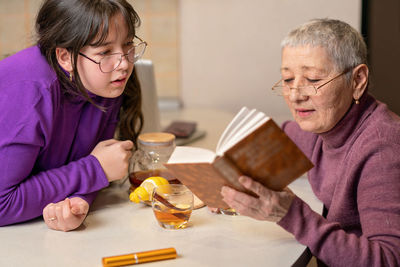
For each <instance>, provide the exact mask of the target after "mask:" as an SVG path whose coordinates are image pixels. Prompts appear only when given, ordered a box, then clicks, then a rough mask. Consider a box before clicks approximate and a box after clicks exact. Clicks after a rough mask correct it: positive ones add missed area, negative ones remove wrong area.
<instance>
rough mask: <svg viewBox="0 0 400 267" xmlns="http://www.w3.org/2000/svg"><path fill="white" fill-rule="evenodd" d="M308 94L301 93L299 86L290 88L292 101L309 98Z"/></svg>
mask: <svg viewBox="0 0 400 267" xmlns="http://www.w3.org/2000/svg"><path fill="white" fill-rule="evenodd" d="M307 98H308V96H305V95H303V94H302V93H301V89H300V88H299V87H291V88H290V90H289V100H290V101H292V102H296V101H304V100H307Z"/></svg>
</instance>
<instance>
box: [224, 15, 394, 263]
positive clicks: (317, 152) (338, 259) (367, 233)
mask: <svg viewBox="0 0 400 267" xmlns="http://www.w3.org/2000/svg"><path fill="white" fill-rule="evenodd" d="M366 57H367V49H366V45H365V43H364V41H363V39H362V37H361V35H360V34H359V33H358V32H357V31H356V30H354V29H353V28H352V27H351V26H349V25H348V24H346V23H344V22H341V21H338V20H330V19H319V20H313V21H310V22H308V23H306V24H304V25H302V26H300V27H299V28H297V29H295V30H293V31H292V32H290V33H289V35H288V36H287V37H286V38H285V39H284V40H283V42H282V66H281V75H282V80H281V81H280V82H278V83H277V84H276V85H275V86H274V88H273V90H275V91H277V92H279V93H280V94H281V95H283V96H284V98H285V100H286V103H287V105H288V106H289V109H290V110H291V112H292V114H293V117H294V119H295V122H286V123H284V124H283V129H284V131H285V132H286V133H287V134H288V135H289V136H290V137H291V138H292V140H293V141H294V142H295V143H296V144H297V145H298V146H299V147H300V148H301V149H302V151H303V152H304V153H305V154H306V155H307V156H308V157H309V159H310V160H311V161H312V162H313V163H314V165H315V167H314V168H313V169H312V170H311V171H309V173H308V179H309V182H310V184H311V186H312V189H313V191H314V193H315V195H316V196H317V197H318V198H319V199H320V200H321V201H322V202H323V204H324V212H323V216H321V215H320V214H318V213H316V212H314V211H313V210H312V209H311V208H310V207H309V206H308V205H307V204H306V203H305V202H304V201H302V200H301V199H300V198H299V197H297V196H296V195H294V194H293V193H292V192H290V190H285V191H282V192H274V191H271V190H269V189H268V188H265V187H263V186H262V185H260V184H258V183H257V182H255V181H253V180H252V179H251V178H249V177H241V178H240V179H239V180H240V181H241V183H242V184H243V185H244V186H245V187H246V188H248V189H250V190H252V191H254V192H255V193H256V194H257V195H258V196H259V198H254V197H252V196H250V195H247V194H244V193H241V192H238V191H235V190H233V189H231V188H229V187H223V189H222V191H221V194H222V196H223V197H224V201H225V202H226V203H227V204H228V205H229V206H230V207H232V208H234V209H236V210H237V211H238V212H239V213H240V214H242V215H247V216H250V217H253V218H255V219H258V220H267V221H274V222H277V223H278V225H280V226H281V227H282V228H284V229H285V230H287V231H288V232H290V233H292V234H293V235H294V236H295V238H296V239H297V240H298V241H299V242H300V243H302V244H304V245H306V246H308V247H309V249H310V250H311V252H312V254H313V255H314V256H315V257H317V259H318V263H319V265H320V266H324V265H325V264H326V265H329V266H400V156H399V151H400V118H399V117H398V116H396V115H395V114H394V113H392V112H391V111H390V110H389V109H388V108H387V106H386V105H385V104H383V103H381V102H379V101H377V100H375V99H374V98H373V97H372V96H371V95H370V94H368V92H367V88H368V74H369V73H368V67H367V65H366V63H367V58H366Z"/></svg>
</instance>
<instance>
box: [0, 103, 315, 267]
mask: <svg viewBox="0 0 400 267" xmlns="http://www.w3.org/2000/svg"><path fill="white" fill-rule="evenodd" d="M179 114H180V115H179V116H175V117H174V115H173V114H169V115H168V116H169V117H168V118H167V120H166V121H168V119H170V120H172V119H174V118H178V119H194V120H198V121H199V127H200V128H203V129H206V130H207V137H206V138H204V139H203V140H198V141H197V142H194V143H193V144H191V145H193V146H196V145H197V146H200V147H203V148H208V149H213V148H214V147H215V145H216V143H217V141H218V140H217V139H215V138H218V136H219V134H220V133H221V132H222V131H223V129H224V128H225V126H226V125H227V124H228V122H229V120H230V119H232V118H233V115H232V114H229V113H226V112H219V113H218V112H214V113H213V112H211V113H209V112H206V111H203V110H197V111H186V113H185V112H183V113H179ZM211 114H213V118H214V122H213V123H210V124H207V123H206V122H207V116H211ZM204 115H205V116H206V117H204ZM200 118H202V119H200ZM128 187H129V184H128V182H126V183H125V184H121V183H112V184H111V185H110V186H109V187H107V188H105V189H103V190H102V191H100V192H99V194H98V196H97V198H96V200H95V202H94V203H93V205H92V206H91V210H90V213H89V215H88V216H87V218H86V220H85V221H84V223H83V225H82V226H81V227H79V228H78V229H77V230H75V231H71V232H59V231H53V230H49V229H48V228H47V226H46V224H45V223H44V222H43V220H42V219H41V218H38V219H35V220H32V221H29V222H25V223H21V224H17V225H11V226H5V227H0V240H1V242H0V266H60V267H63V266H101V259H102V257H108V256H114V255H121V254H127V253H133V252H141V251H146V250H153V249H160V248H167V247H174V248H175V249H176V250H177V253H178V257H177V258H176V259H173V260H165V261H160V262H153V263H146V265H144V266H178V267H179V266H191V267H192V266H193V267H196V266H290V265H292V264H293V263H294V262H295V261H296V259H297V258H298V257H299V256H300V254H301V253H302V252H303V251H304V249H305V247H304V246H303V245H301V244H299V243H298V242H297V241H296V240H295V239H294V237H293V236H292V235H291V234H290V233H288V232H286V231H285V230H283V229H282V228H280V227H279V226H278V225H277V224H275V223H272V222H265V221H257V220H254V219H251V218H248V217H245V216H228V215H222V214H213V213H211V212H209V211H208V209H207V208H206V207H204V208H201V209H197V210H194V211H193V213H192V216H191V218H190V221H189V227H188V228H186V229H180V230H167V229H164V228H161V227H160V226H159V225H158V224H157V222H156V219H155V217H154V214H153V212H152V210H151V207H148V206H145V205H144V204H135V203H132V202H130V201H129V199H128ZM290 188H291V189H292V190H293V191H294V192H295V193H296V194H297V195H298V196H299V197H301V198H302V199H303V200H304V201H306V202H307V203H308V204H309V205H310V206H311V208H313V209H314V210H315V211H317V212H320V211H321V209H322V205H321V203H320V202H319V201H318V200H317V199H316V198H315V197H314V194H313V193H312V192H311V188H310V186H309V183H308V181H307V179H306V178H304V177H301V178H299V179H297V180H296V181H295V182H293V183H292V184H291V185H290Z"/></svg>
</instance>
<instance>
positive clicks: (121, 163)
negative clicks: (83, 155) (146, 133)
mask: <svg viewBox="0 0 400 267" xmlns="http://www.w3.org/2000/svg"><path fill="white" fill-rule="evenodd" d="M132 148H133V143H132V141H130V140H126V141H118V140H115V139H109V140H105V141H102V142H100V143H98V144H97V145H96V147H95V148H94V149H93V151H92V153H90V154H91V155H93V156H95V157H96V158H97V160H98V161H99V162H100V165H101V167H102V168H103V170H104V173H105V174H106V177H107V180H108V181H109V182H112V181H115V180H119V179H122V178H124V177H125V176H126V175H127V173H128V166H129V159H130V158H131V156H132Z"/></svg>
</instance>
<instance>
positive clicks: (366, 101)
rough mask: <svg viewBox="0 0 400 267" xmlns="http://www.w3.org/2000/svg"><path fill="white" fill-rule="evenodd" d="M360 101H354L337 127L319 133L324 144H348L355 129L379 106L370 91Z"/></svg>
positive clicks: (335, 145) (334, 145)
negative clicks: (357, 102)
mask: <svg viewBox="0 0 400 267" xmlns="http://www.w3.org/2000/svg"><path fill="white" fill-rule="evenodd" d="M359 101H360V103H359V104H355V103H353V104H352V105H351V106H350V108H349V110H348V111H347V113H346V114H345V115H344V117H343V118H342V119H341V120H340V121H339V122H338V123H337V124H336V126H335V127H333V128H332V129H331V130H329V131H328V132H325V133H321V134H319V136H320V137H321V139H322V141H323V143H324V146H328V147H331V148H339V147H341V146H343V145H344V144H346V143H347V141H348V140H350V139H351V137H352V135H353V134H354V132H355V129H357V128H358V127H360V125H361V124H362V122H363V121H364V120H365V119H366V118H367V117H368V116H369V115H370V114H371V112H372V111H373V110H374V109H375V107H376V106H377V102H376V100H375V98H373V97H372V96H371V95H370V94H368V93H365V94H364V95H363V96H362V97H361V98H360V100H359Z"/></svg>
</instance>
